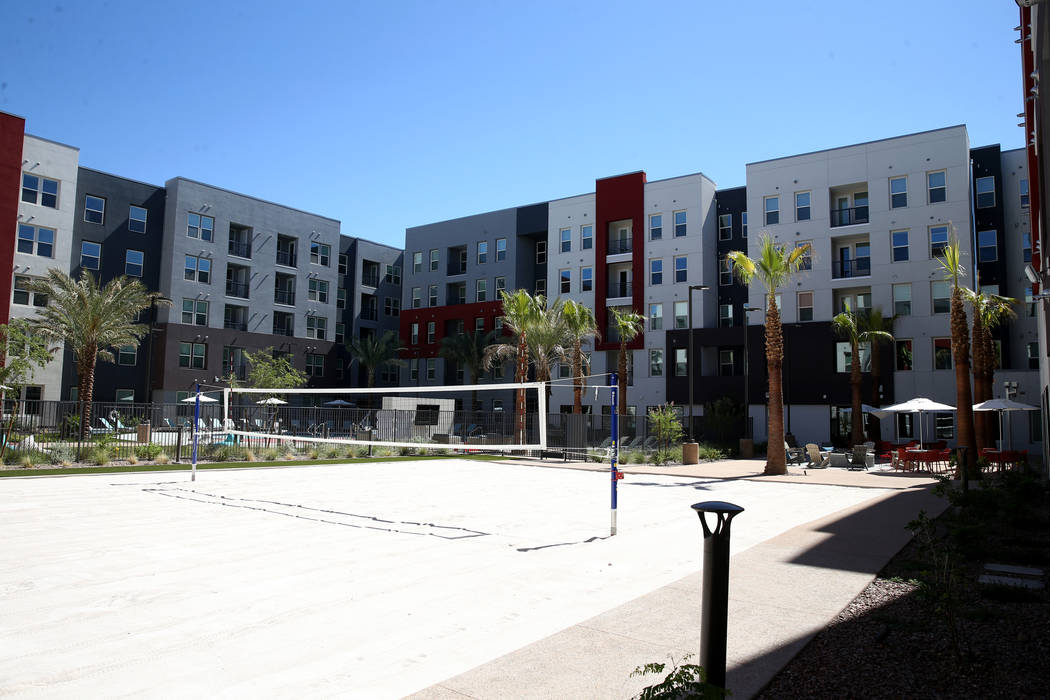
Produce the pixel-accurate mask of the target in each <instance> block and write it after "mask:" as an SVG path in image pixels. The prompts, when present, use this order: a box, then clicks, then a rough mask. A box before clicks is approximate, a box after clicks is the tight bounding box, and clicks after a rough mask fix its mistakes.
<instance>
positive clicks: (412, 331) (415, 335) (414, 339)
mask: <svg viewBox="0 0 1050 700" xmlns="http://www.w3.org/2000/svg"><path fill="white" fill-rule="evenodd" d="M408 342H409V345H418V344H419V324H418V323H413V324H411V325H410V326H409V334H408Z"/></svg>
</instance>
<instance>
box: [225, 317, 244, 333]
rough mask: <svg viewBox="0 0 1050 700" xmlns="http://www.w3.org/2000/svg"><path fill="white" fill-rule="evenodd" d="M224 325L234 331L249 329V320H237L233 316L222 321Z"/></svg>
mask: <svg viewBox="0 0 1050 700" xmlns="http://www.w3.org/2000/svg"><path fill="white" fill-rule="evenodd" d="M222 327H223V328H228V329H230V330H232V331H246V330H248V322H247V321H236V320H234V319H232V318H226V319H223V321H222Z"/></svg>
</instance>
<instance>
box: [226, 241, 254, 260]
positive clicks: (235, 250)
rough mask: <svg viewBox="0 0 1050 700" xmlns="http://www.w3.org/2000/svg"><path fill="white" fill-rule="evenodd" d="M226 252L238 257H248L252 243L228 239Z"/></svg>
mask: <svg viewBox="0 0 1050 700" xmlns="http://www.w3.org/2000/svg"><path fill="white" fill-rule="evenodd" d="M228 252H229V254H230V255H236V256H237V257H238V258H250V257H252V244H251V243H242V242H241V241H230V245H229V248H228Z"/></svg>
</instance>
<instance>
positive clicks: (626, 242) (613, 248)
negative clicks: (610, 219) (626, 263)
mask: <svg viewBox="0 0 1050 700" xmlns="http://www.w3.org/2000/svg"><path fill="white" fill-rule="evenodd" d="M631 249H632V246H631V239H630V238H610V239H609V250H608V251H607V254H608V255H618V254H619V253H630V252H631Z"/></svg>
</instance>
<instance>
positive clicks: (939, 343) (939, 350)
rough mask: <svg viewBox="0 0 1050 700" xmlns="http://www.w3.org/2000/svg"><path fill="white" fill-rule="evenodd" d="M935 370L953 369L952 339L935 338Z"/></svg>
mask: <svg viewBox="0 0 1050 700" xmlns="http://www.w3.org/2000/svg"><path fill="white" fill-rule="evenodd" d="M933 368H934V369H951V368H952V339H951V338H934V339H933Z"/></svg>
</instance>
